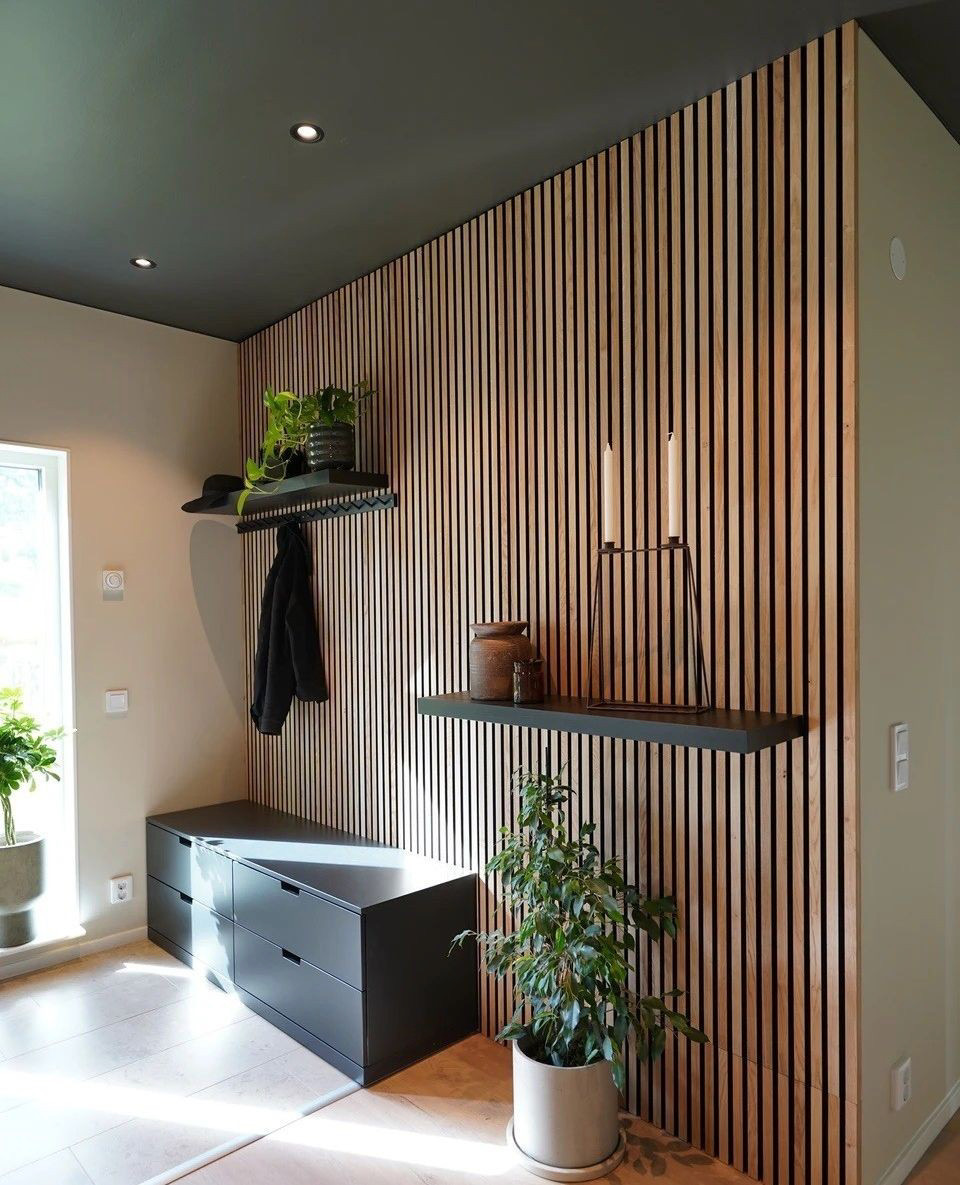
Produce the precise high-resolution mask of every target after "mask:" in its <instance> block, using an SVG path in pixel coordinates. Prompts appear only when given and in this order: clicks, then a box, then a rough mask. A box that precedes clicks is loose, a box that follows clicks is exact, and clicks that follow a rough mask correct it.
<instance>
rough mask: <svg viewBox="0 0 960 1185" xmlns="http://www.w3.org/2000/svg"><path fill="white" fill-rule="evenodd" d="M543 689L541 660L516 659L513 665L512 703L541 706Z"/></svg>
mask: <svg viewBox="0 0 960 1185" xmlns="http://www.w3.org/2000/svg"><path fill="white" fill-rule="evenodd" d="M544 689H545V678H544V667H543V659H542V658H525V659H517V661H516V662H515V663H514V664H513V702H514V703H515V704H542V703H543V698H544Z"/></svg>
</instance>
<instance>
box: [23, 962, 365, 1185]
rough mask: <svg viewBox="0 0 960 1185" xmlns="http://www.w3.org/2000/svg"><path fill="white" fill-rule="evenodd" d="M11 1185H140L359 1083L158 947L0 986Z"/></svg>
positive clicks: (76, 964)
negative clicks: (352, 1080) (194, 973)
mask: <svg viewBox="0 0 960 1185" xmlns="http://www.w3.org/2000/svg"><path fill="white" fill-rule="evenodd" d="M0 1059H2V1060H0V1182H2V1183H3V1185H91V1183H92V1185H141V1183H142V1182H145V1181H149V1180H151V1179H153V1178H155V1177H157V1176H160V1175H161V1174H163V1173H165V1172H167V1171H169V1170H171V1169H173V1168H175V1167H176V1166H177V1165H179V1164H181V1163H183V1162H185V1161H188V1160H192V1159H193V1158H194V1157H196V1156H198V1155H201V1154H202V1153H204V1152H206V1151H208V1150H210V1149H213V1148H217V1147H220V1146H222V1145H223V1144H225V1143H228V1142H229V1141H231V1140H235V1139H237V1138H242V1137H249V1136H252V1135H257V1134H263V1133H266V1132H271V1131H275V1130H276V1129H277V1128H279V1127H281V1126H282V1125H283V1124H286V1123H290V1122H291V1121H293V1120H294V1119H296V1118H298V1117H299V1116H300V1115H301V1114H303V1112H304V1111H305V1110H306V1109H309V1108H310V1107H311V1106H312V1105H313V1104H314V1103H315V1102H316V1101H317V1100H318V1099H321V1098H323V1097H324V1096H326V1095H327V1094H329V1093H330V1092H334V1091H340V1090H348V1089H350V1088H351V1087H352V1084H351V1083H350V1082H349V1080H348V1079H347V1078H345V1077H344V1076H343V1075H342V1074H341V1073H339V1071H337V1070H335V1069H334V1068H333V1067H332V1066H329V1065H327V1064H326V1062H323V1061H321V1060H320V1059H319V1058H317V1057H314V1055H313V1054H312V1053H310V1052H309V1051H307V1050H305V1049H303V1048H302V1047H301V1046H300V1045H298V1044H297V1043H296V1042H295V1041H292V1040H291V1039H290V1038H289V1037H287V1036H286V1035H285V1034H283V1033H281V1032H280V1031H279V1030H278V1029H275V1028H274V1027H273V1026H272V1025H269V1024H267V1022H266V1021H264V1020H261V1019H260V1018H259V1017H258V1016H255V1015H254V1014H253V1013H251V1012H250V1011H249V1010H248V1009H246V1008H245V1007H244V1006H243V1005H242V1004H241V1003H240V1002H239V1000H237V999H236V998H235V997H233V996H230V995H227V994H226V993H224V992H221V991H220V990H219V989H217V988H215V987H213V986H211V985H210V984H208V983H206V982H205V981H204V980H202V979H200V978H199V977H197V976H195V975H193V974H192V973H191V972H190V971H189V970H188V969H187V968H186V967H184V966H183V964H181V963H179V962H177V960H175V959H173V958H171V957H170V956H169V955H168V954H167V953H166V952H165V951H162V950H160V949H159V948H158V947H156V946H154V945H153V944H152V943H149V942H143V943H138V944H136V945H134V946H127V947H122V948H118V949H116V950H113V951H109V952H106V953H104V954H101V955H93V956H91V957H89V958H86V959H81V960H78V961H77V962H74V963H67V964H64V965H63V966H61V967H56V968H52V969H51V970H49V971H41V972H37V973H36V974H33V975H29V976H24V977H21V978H19V979H16V980H7V981H5V982H3V983H0Z"/></svg>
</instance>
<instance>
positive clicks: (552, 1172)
mask: <svg viewBox="0 0 960 1185" xmlns="http://www.w3.org/2000/svg"><path fill="white" fill-rule="evenodd" d="M520 1045H521V1043H520V1042H519V1041H514V1043H513V1119H512V1120H511V1127H510V1138H511V1139H512V1141H513V1143H514V1144H515V1146H516V1149H517V1151H518V1152H519V1153H520V1154H521V1158H522V1162H523V1164H524V1167H525V1168H527V1169H528V1170H529V1171H530V1172H532V1173H536V1174H537V1175H538V1176H542V1177H547V1178H548V1179H550V1180H555V1181H589V1180H592V1179H594V1178H595V1177H601V1176H603V1175H604V1174H605V1173H608V1172H610V1170H611V1169H613V1168H614V1167H615V1166H616V1165H617V1164H619V1163H620V1161H621V1160H622V1159H623V1153H624V1150H625V1148H626V1143H625V1141H624V1138H623V1135H622V1133H621V1131H620V1118H619V1114H618V1104H619V1095H618V1093H617V1087H616V1084H615V1083H614V1081H613V1072H612V1071H611V1068H610V1063H609V1062H607V1061H599V1062H593V1063H592V1064H591V1065H589V1066H571V1067H566V1066H551V1065H547V1064H546V1063H544V1062H538V1061H534V1060H533V1058H531V1057H528V1056H527V1055H526V1054H525V1053H524V1052H523V1050H522V1049H521V1048H520Z"/></svg>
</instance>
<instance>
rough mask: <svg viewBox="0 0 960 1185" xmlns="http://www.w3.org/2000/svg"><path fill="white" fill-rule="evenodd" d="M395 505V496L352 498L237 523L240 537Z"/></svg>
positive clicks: (385, 508) (379, 495)
mask: <svg viewBox="0 0 960 1185" xmlns="http://www.w3.org/2000/svg"><path fill="white" fill-rule="evenodd" d="M396 504H397V495H396V494H393V493H391V494H375V495H374V496H373V497H371V498H353V499H351V500H350V501H349V502H336V503H333V504H332V505H329V504H328V505H326V506H309V507H307V508H306V509H305V510H294V511H290V512H288V513H287V514H268V515H264V517H263V518H250V519H247V520H241V521H240V522H238V523H237V532H238V534H240V535H249V534H250V532H251V531H269V530H271V529H272V528H273V527H280V526H283V524H284V523H310V522H317V521H318V520H320V519H325V518H343V517H344V516H345V515H348V514H366V513H367V512H368V511H370V510H389V509H391V508H392V507H394V506H396Z"/></svg>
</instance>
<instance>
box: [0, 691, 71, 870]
mask: <svg viewBox="0 0 960 1185" xmlns="http://www.w3.org/2000/svg"><path fill="white" fill-rule="evenodd" d="M62 736H63V729H62V728H48V729H42V728H41V727H40V725H39V724H38V723H37V722H36V720H35V719H34V718H33V717H32V716H30V715H28V714H27V713H26V712H25V711H24V710H23V696H22V694H21V693H20V692H19V691H17V690H16V689H15V688H12V687H6V688H3V689H0V806H2V808H3V842H4V844H5V845H6V846H7V847H13V845H14V844H15V843H16V842H17V829H16V826H15V825H14V821H13V805H12V803H11V801H10V800H11V798H12V796H13V793H14V791H15V790H19V789H20V788H21V787H26V788H27V789H28V790H34V789H35V788H36V785H37V775H38V774H40V775H42V776H43V777H45V778H53V780H54V781H55V782H58V781H59V780H60V779H59V777H58V776H57V774H55V773H54V771H53V766H54V765H55V764H56V760H57V751H56V749H55V748H54V747H53V745H52V744H51V742H52V741H56V740H59V738H60V737H62Z"/></svg>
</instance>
